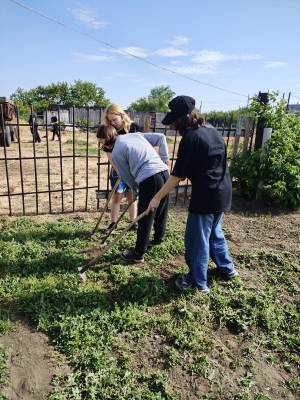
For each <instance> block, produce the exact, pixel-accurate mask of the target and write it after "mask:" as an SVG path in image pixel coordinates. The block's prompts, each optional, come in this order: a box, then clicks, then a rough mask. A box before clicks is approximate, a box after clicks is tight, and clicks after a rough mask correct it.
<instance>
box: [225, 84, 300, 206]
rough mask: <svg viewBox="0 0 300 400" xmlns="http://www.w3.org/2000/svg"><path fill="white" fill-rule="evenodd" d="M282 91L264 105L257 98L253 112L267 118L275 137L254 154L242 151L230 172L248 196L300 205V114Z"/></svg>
mask: <svg viewBox="0 0 300 400" xmlns="http://www.w3.org/2000/svg"><path fill="white" fill-rule="evenodd" d="M277 96H278V93H276V92H275V93H271V94H270V95H269V98H270V102H269V103H267V104H260V102H259V99H258V97H255V98H253V101H252V104H251V107H250V112H251V113H252V116H254V117H262V118H264V119H265V120H266V126H267V127H270V128H272V136H271V138H270V139H269V140H268V141H267V142H266V144H265V147H264V148H262V149H259V150H258V151H254V152H252V153H250V154H246V155H241V154H238V155H237V157H236V158H235V160H234V162H233V164H232V166H231V167H230V173H231V176H232V177H233V178H236V179H237V180H238V191H239V193H240V194H242V195H247V196H248V197H250V198H251V197H255V196H259V197H264V198H267V199H271V200H272V201H274V202H275V203H277V204H278V205H280V206H282V207H287V208H293V209H297V208H299V207H300V114H299V113H297V114H289V111H288V110H287V108H286V103H285V101H284V100H282V99H281V100H279V101H277Z"/></svg>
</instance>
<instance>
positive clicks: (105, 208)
mask: <svg viewBox="0 0 300 400" xmlns="http://www.w3.org/2000/svg"><path fill="white" fill-rule="evenodd" d="M120 180H121V178H118V179H117V182H116V183H115V186H114V187H113V189H112V191H111V193H110V195H109V197H108V199H107V202H106V205H105V207H104V208H103V211H102V213H101V214H100V217H99V219H98V221H97V224H96V226H95V228H94V229H93V230H92V233H91V236H93V235H94V234H95V232H96V230H97V228H98V226H99V224H100V222H101V219H102V217H103V215H104V213H105V211H106V210H107V207H108V205H109V202H110V199H111V198H112V197H113V195H114V193H115V191H116V189H117V187H118V184H119V182H120Z"/></svg>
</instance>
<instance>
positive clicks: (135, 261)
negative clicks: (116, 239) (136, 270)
mask: <svg viewBox="0 0 300 400" xmlns="http://www.w3.org/2000/svg"><path fill="white" fill-rule="evenodd" d="M121 258H122V260H124V261H128V262H134V263H136V264H138V263H143V262H144V261H145V259H144V258H142V259H141V260H128V259H127V258H125V257H123V256H122V254H121Z"/></svg>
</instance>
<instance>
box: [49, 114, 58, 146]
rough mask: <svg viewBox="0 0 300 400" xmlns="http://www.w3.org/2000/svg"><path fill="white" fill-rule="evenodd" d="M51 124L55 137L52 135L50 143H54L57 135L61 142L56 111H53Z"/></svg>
mask: <svg viewBox="0 0 300 400" xmlns="http://www.w3.org/2000/svg"><path fill="white" fill-rule="evenodd" d="M50 124H51V125H52V128H53V135H52V139H50V141H51V142H54V139H55V135H56V136H57V138H58V140H60V135H59V131H58V119H57V116H56V114H55V111H52V117H51V120H50Z"/></svg>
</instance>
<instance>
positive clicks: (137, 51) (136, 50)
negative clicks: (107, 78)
mask: <svg viewBox="0 0 300 400" xmlns="http://www.w3.org/2000/svg"><path fill="white" fill-rule="evenodd" d="M120 50H123V51H126V53H129V54H132V55H134V56H137V57H141V58H146V57H149V56H150V55H151V52H150V50H148V49H144V48H143V47H134V46H129V47H120ZM112 52H114V53H119V54H122V55H125V56H128V57H130V56H129V55H128V54H125V53H123V52H122V51H119V50H112Z"/></svg>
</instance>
